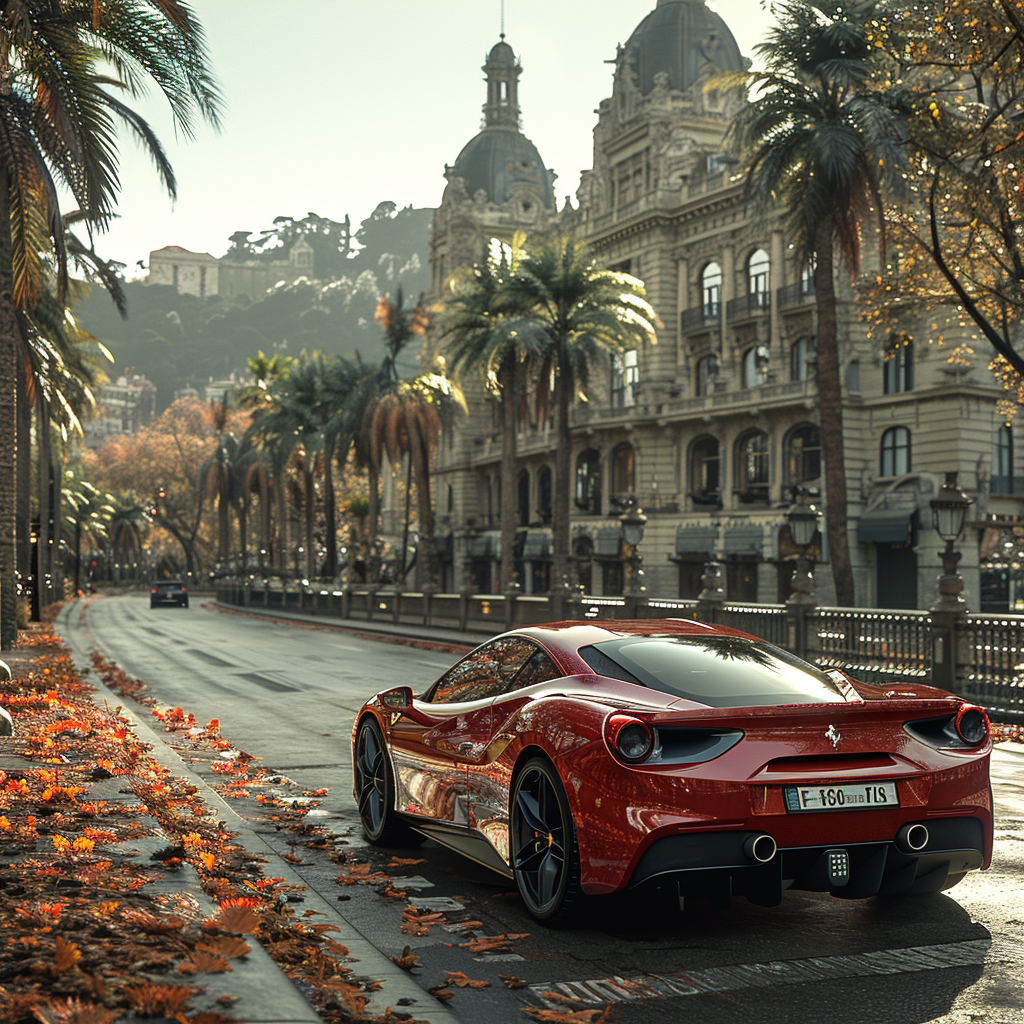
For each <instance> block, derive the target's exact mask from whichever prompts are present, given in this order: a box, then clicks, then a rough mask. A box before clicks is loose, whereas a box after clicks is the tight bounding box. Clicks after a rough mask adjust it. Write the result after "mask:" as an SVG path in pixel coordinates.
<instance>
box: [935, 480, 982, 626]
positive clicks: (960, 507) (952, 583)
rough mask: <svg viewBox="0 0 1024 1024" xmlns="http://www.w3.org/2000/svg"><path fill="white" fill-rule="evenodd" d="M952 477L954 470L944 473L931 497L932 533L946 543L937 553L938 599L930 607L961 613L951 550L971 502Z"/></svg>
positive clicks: (957, 556) (959, 588)
mask: <svg viewBox="0 0 1024 1024" xmlns="http://www.w3.org/2000/svg"><path fill="white" fill-rule="evenodd" d="M956 477H957V473H956V471H955V470H954V471H952V472H950V473H947V474H946V482H945V483H944V484H943V485H942V487H941V488H940V489H939V493H938V496H937V497H935V498H932V500H931V506H932V524H933V525H934V527H935V531H936V533H938V535H939V536H940V537H941V538H942V539H943V540H944V541H945V542H946V547H945V550H944V551H943V552H942V556H941V557H942V575H941V576H940V577H939V600H938V601H937V602H936V603H935V604H934V605H933V606H932V611H936V612H962V611H964V610H965V608H966V602H965V601H964V595H963V591H964V580H963V577H962V576H961V575H960V574H959V573H958V572H957V571H956V567H957V563H958V562H959V561H960V552H959V551H954V550H953V545H954V544H955V543H956V542H957V540H959V539H960V534H961V533H963V530H964V520H965V519H966V518H967V509H968V508H969V507H970V506H971V505H972V504H973V503H974V502H973V499H972V498H969V497H968V496H967V495H966V494H965V493H964V492H963V491H962V490H961V489H960V488H959V487H958V486H957V483H956Z"/></svg>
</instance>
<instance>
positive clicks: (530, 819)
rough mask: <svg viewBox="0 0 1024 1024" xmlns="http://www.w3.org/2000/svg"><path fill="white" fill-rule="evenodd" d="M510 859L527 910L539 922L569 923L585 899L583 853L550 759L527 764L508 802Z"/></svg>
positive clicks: (560, 783) (562, 787)
mask: <svg viewBox="0 0 1024 1024" xmlns="http://www.w3.org/2000/svg"><path fill="white" fill-rule="evenodd" d="M509 823H510V829H509V853H510V856H511V862H512V871H513V874H514V876H515V880H516V885H517V886H518V888H519V893H520V895H521V896H522V897H523V902H524V903H525V904H526V909H527V910H529V912H530V914H531V915H532V916H533V917H534V918H535V919H536V920H538V921H542V922H543V923H545V924H556V923H560V922H562V921H566V920H568V919H569V918H570V917H571V916H572V914H573V911H574V910H575V909H576V903H577V900H578V898H579V896H580V891H581V890H580V851H579V843H578V841H577V838H576V826H575V824H574V823H573V820H572V811H571V810H570V808H569V799H568V797H567V796H566V795H565V787H564V786H563V785H562V780H561V779H560V778H559V777H558V772H557V771H556V770H555V768H554V766H553V765H552V764H551V762H550V761H548V760H547V758H543V757H535V758H533V759H531V760H530V761H527V763H526V764H525V765H523V767H522V769H521V770H520V771H519V772H518V773H517V775H516V778H515V782H514V783H513V786H512V794H511V798H510V801H509Z"/></svg>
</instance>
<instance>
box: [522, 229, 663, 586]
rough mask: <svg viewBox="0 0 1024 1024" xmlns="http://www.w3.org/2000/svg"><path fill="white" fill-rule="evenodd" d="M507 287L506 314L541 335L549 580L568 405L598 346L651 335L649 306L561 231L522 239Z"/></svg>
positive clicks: (562, 548) (556, 553)
mask: <svg viewBox="0 0 1024 1024" xmlns="http://www.w3.org/2000/svg"><path fill="white" fill-rule="evenodd" d="M507 289H508V296H509V303H510V306H509V310H510V312H511V314H512V315H514V316H516V317H518V318H521V320H522V322H523V328H524V329H527V327H528V329H531V330H533V331H536V332H539V334H540V336H541V337H542V339H543V341H542V344H543V350H542V355H541V362H540V370H539V373H540V380H541V381H542V382H544V383H547V382H550V385H549V386H550V391H551V395H552V398H553V403H554V413H555V480H554V494H553V496H552V497H553V504H554V509H553V514H552V519H551V527H552V535H553V545H552V547H553V550H552V561H553V568H554V581H555V584H556V585H557V584H558V583H559V582H560V581H561V580H563V579H564V578H567V575H568V568H569V494H570V481H571V479H572V472H571V470H572V465H571V463H572V434H571V433H570V427H569V413H570V410H571V408H572V405H573V403H574V402H575V400H576V398H577V396H581V397H584V398H585V397H586V396H585V389H586V387H587V385H588V383H589V380H590V368H591V365H592V364H593V363H594V362H595V361H596V359H597V356H598V354H599V353H606V354H607V353H611V354H620V353H622V352H624V351H626V349H627V348H628V347H629V346H630V345H631V344H632V345H636V344H642V343H643V342H650V343H651V344H654V343H655V342H656V340H657V338H656V335H655V326H656V324H657V314H656V313H655V312H654V308H653V307H652V306H651V304H650V303H649V302H648V301H647V298H646V294H645V292H644V286H643V282H642V281H640V280H639V279H637V278H635V277H631V276H630V275H629V274H622V273H618V272H617V271H612V270H605V269H603V268H602V267H600V266H599V265H598V263H597V261H596V260H595V259H594V257H593V255H592V254H591V252H590V251H589V250H588V249H587V248H586V246H584V245H583V244H582V243H580V242H576V241H574V240H573V239H572V238H571V237H569V236H566V235H556V236H551V237H547V238H543V239H540V240H539V241H538V242H536V243H535V244H533V245H531V246H530V247H528V248H527V251H526V253H525V255H524V257H523V258H522V259H521V260H520V262H519V265H518V267H517V270H516V273H515V274H513V275H512V277H511V278H510V280H509V282H508V286H507Z"/></svg>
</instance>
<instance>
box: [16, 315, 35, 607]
mask: <svg viewBox="0 0 1024 1024" xmlns="http://www.w3.org/2000/svg"><path fill="white" fill-rule="evenodd" d="M19 341H20V342H21V345H19V350H18V353H17V357H16V358H17V366H18V378H17V380H18V448H17V452H16V454H15V458H16V460H17V473H18V484H17V489H18V506H17V509H18V511H17V516H18V523H17V538H18V539H17V545H18V547H17V567H18V580H19V582H20V586H21V592H22V594H27V593H28V592H29V589H28V588H29V585H30V580H31V576H32V502H31V499H32V440H31V438H32V409H31V407H30V406H29V404H28V376H27V371H26V368H25V353H24V349H23V347H22V346H23V345H24V337H22V336H20V332H19ZM33 585H34V583H33Z"/></svg>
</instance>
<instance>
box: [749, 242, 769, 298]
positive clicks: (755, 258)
mask: <svg viewBox="0 0 1024 1024" xmlns="http://www.w3.org/2000/svg"><path fill="white" fill-rule="evenodd" d="M768 271H769V260H768V253H766V252H765V251H764V249H758V250H757V252H755V253H754V254H753V255H752V256H751V257H750V260H749V261H748V263H747V281H748V284H749V288H748V289H747V290H748V293H749V295H750V300H751V302H750V308H751V309H767V308H768V302H769V299H768V294H769V293H768V288H769V273H768Z"/></svg>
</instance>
